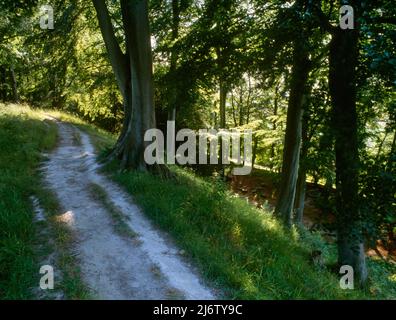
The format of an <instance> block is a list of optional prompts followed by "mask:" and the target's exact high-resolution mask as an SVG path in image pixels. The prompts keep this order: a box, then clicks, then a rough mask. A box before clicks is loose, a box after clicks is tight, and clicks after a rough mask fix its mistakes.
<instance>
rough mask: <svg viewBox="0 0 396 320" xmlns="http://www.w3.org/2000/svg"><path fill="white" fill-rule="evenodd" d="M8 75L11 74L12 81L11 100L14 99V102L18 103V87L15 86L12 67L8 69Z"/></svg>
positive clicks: (15, 81)
mask: <svg viewBox="0 0 396 320" xmlns="http://www.w3.org/2000/svg"><path fill="white" fill-rule="evenodd" d="M10 73H11V81H12V95H13V99H14V102H19V94H18V85H17V80H16V76H15V70H14V67H11V68H10Z"/></svg>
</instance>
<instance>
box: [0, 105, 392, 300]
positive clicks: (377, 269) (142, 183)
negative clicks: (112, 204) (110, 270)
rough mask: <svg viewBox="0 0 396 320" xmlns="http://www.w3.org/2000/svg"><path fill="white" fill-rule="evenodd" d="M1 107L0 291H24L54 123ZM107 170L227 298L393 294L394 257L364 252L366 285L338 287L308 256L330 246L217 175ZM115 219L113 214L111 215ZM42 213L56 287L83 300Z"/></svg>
mask: <svg viewBox="0 0 396 320" xmlns="http://www.w3.org/2000/svg"><path fill="white" fill-rule="evenodd" d="M0 110H1V111H0V148H1V149H0V169H1V174H0V298H2V299H4V298H7V299H14V298H29V297H31V293H30V290H29V288H30V287H31V286H33V285H36V284H37V282H38V275H37V273H38V272H37V270H38V267H37V265H36V264H37V256H36V253H35V252H34V249H33V246H32V244H34V243H37V242H40V241H41V240H42V239H37V235H36V231H37V230H36V228H37V226H35V224H33V223H32V208H31V204H30V202H29V195H31V194H36V195H37V196H38V198H39V199H40V202H41V204H42V206H43V207H44V209H45V210H46V212H47V213H48V215H49V216H53V215H54V217H55V216H56V212H59V209H58V207H57V201H56V199H54V197H53V195H52V194H51V192H49V191H48V190H45V189H44V188H43V187H42V185H41V184H40V176H39V174H38V173H37V166H38V164H39V162H40V161H41V156H40V152H41V151H43V150H48V149H50V148H51V147H53V146H54V144H55V141H56V130H55V128H54V126H53V124H52V123H50V122H48V123H47V124H45V123H44V122H43V121H42V114H41V112H32V111H30V110H29V109H28V108H26V107H16V106H13V107H12V108H11V107H9V106H4V105H0ZM52 114H53V115H54V116H56V117H58V118H60V119H62V120H66V121H70V122H72V123H73V124H75V125H77V126H78V127H79V128H80V129H82V130H84V131H85V132H87V133H89V134H90V136H91V138H92V140H93V142H94V145H95V147H96V148H97V150H99V151H100V150H102V149H104V148H107V147H109V146H111V144H113V143H114V137H113V136H112V135H110V134H107V133H104V132H103V131H101V130H98V129H96V128H95V127H93V126H90V125H87V124H85V123H83V122H82V121H80V120H78V119H76V118H74V117H71V116H70V115H65V114H61V113H58V112H57V113H52ZM78 141H79V139H78V137H76V143H77V142H78ZM107 169H108V173H109V175H110V176H112V178H113V179H114V180H115V181H117V182H118V183H119V184H120V185H122V186H123V187H124V188H125V189H126V190H127V191H128V192H129V193H131V194H132V195H133V197H134V200H135V201H136V202H137V204H139V205H140V206H141V208H142V209H143V210H144V212H145V214H146V215H147V216H148V217H149V218H150V219H151V220H152V221H153V222H154V223H155V224H156V225H157V226H159V227H160V228H161V229H163V230H165V231H167V232H169V233H170V234H171V235H172V237H173V238H174V240H175V241H176V243H177V244H178V245H179V247H180V248H181V249H183V250H185V251H186V255H187V257H188V258H189V259H191V260H192V261H193V262H194V263H195V264H196V265H197V266H198V268H199V270H200V271H201V273H202V274H203V276H204V277H205V278H206V279H207V280H208V281H209V282H210V284H211V285H213V286H215V287H217V288H219V289H221V291H222V292H224V294H225V297H226V298H235V299H237V298H239V299H378V298H385V299H389V298H393V299H395V298H396V267H395V266H394V265H392V264H390V263H385V262H383V261H380V260H375V259H368V266H369V272H370V277H371V284H370V288H369V290H367V291H359V290H354V291H344V290H341V289H340V288H339V282H338V281H339V278H338V276H337V275H336V274H335V273H331V272H330V271H329V270H327V269H324V268H318V267H317V266H316V265H314V264H313V263H312V262H311V259H310V253H311V251H312V250H315V249H320V250H321V251H322V252H323V253H324V254H323V255H324V257H325V259H326V262H327V263H332V262H333V261H334V260H335V247H334V246H332V245H328V244H326V243H325V242H324V241H323V240H322V239H321V238H320V237H319V236H318V235H315V234H311V233H309V232H305V233H304V232H297V231H296V230H293V231H292V232H287V231H285V230H284V229H283V228H282V227H281V226H280V225H279V224H278V222H277V221H276V220H275V219H273V217H272V216H271V214H270V213H269V212H268V211H266V210H261V209H257V208H254V207H253V206H251V205H250V204H248V203H247V202H246V201H245V200H244V199H241V198H238V197H235V196H234V195H232V194H231V193H230V192H229V191H228V190H227V189H226V187H225V185H224V184H223V183H222V182H220V181H218V180H215V179H211V178H205V179H203V178H200V177H197V176H195V175H194V174H192V173H191V172H189V171H187V170H184V169H180V168H172V170H173V171H174V172H175V179H172V180H165V179H160V178H159V177H156V176H152V175H150V174H148V173H138V172H120V171H119V170H117V167H116V166H115V164H113V165H112V166H109V167H108V168H107ZM96 191H98V190H96ZM114 212H116V211H114ZM113 218H115V220H116V221H117V216H115V217H113ZM49 221H50V225H51V229H52V230H53V231H52V232H53V235H52V237H53V238H54V239H55V248H56V250H57V251H58V252H59V255H60V257H59V264H60V266H61V268H62V271H63V273H64V275H65V276H64V278H65V279H64V280H63V281H62V289H63V290H65V292H67V293H68V294H67V296H68V298H77V299H80V298H89V295H88V294H87V291H86V290H85V288H84V286H83V285H82V283H81V281H80V279H79V270H78V266H77V264H76V261H75V259H74V258H73V257H72V256H70V255H69V254H68V249H69V245H70V242H71V239H70V234H69V233H68V232H67V230H65V229H63V228H62V226H61V225H57V224H56V223H55V224H54V223H53V222H52V219H50V220H49ZM58 228H60V229H58ZM36 281H37V282H36Z"/></svg>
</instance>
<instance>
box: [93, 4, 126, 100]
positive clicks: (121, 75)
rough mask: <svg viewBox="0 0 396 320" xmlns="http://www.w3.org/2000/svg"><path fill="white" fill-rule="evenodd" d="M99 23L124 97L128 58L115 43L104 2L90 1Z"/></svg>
mask: <svg viewBox="0 0 396 320" xmlns="http://www.w3.org/2000/svg"><path fill="white" fill-rule="evenodd" d="M92 2H93V4H94V7H95V10H96V14H97V17H98V21H99V27H100V31H101V32H102V36H103V40H104V42H105V46H106V49H107V52H108V55H109V58H110V63H111V66H112V68H113V71H114V73H115V76H116V79H117V83H118V86H119V88H120V91H121V93H122V95H123V97H125V96H126V92H125V90H126V84H127V81H128V79H129V68H128V60H129V59H128V58H127V56H126V55H125V54H124V53H123V52H122V50H121V48H120V45H119V44H118V42H117V39H116V36H115V32H114V28H113V25H112V23H111V19H110V15H109V12H108V10H107V7H106V3H105V0H92Z"/></svg>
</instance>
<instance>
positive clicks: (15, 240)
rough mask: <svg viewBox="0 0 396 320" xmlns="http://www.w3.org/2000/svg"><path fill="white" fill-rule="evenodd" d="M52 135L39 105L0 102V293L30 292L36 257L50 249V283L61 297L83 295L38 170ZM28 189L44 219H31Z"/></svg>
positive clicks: (36, 276)
mask: <svg viewBox="0 0 396 320" xmlns="http://www.w3.org/2000/svg"><path fill="white" fill-rule="evenodd" d="M56 141H57V128H56V125H55V124H54V122H53V121H48V120H46V119H45V111H42V110H37V109H36V110H32V109H30V108H29V107H28V106H22V105H13V104H7V105H6V104H0V299H31V298H35V297H36V296H35V292H34V290H33V288H37V287H38V283H39V279H40V277H41V275H40V274H39V269H40V265H39V263H40V261H42V259H45V257H46V256H48V255H49V254H51V253H52V252H56V253H57V259H56V260H57V261H56V264H57V265H56V266H55V267H59V268H60V269H61V274H62V279H55V289H59V290H61V291H62V292H64V294H65V295H66V297H67V298H78V299H79V298H85V297H88V294H87V291H86V289H85V287H84V285H83V284H82V282H81V280H80V275H79V270H78V267H77V265H76V261H75V259H74V258H73V257H72V256H70V254H69V251H68V246H69V244H70V241H71V239H70V233H68V231H67V230H66V229H64V228H63V227H62V226H60V225H59V224H58V223H57V222H56V220H55V218H54V217H55V216H56V214H58V213H59V212H60V209H59V206H58V202H57V200H56V198H55V196H54V195H53V193H52V192H51V191H49V190H47V189H46V188H45V186H44V185H43V183H42V181H43V180H42V177H41V174H40V172H39V170H38V167H39V165H40V164H41V162H42V161H43V160H44V158H43V156H42V152H48V151H49V150H51V149H52V148H53V147H55V145H56ZM31 195H35V196H36V197H37V198H38V199H39V201H40V206H41V207H42V208H43V209H44V210H45V213H46V216H47V218H48V219H47V220H46V221H44V222H34V211H33V207H32V203H31V200H30V196H31ZM51 216H52V217H51Z"/></svg>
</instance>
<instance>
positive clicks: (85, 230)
mask: <svg viewBox="0 0 396 320" xmlns="http://www.w3.org/2000/svg"><path fill="white" fill-rule="evenodd" d="M54 121H56V120H54ZM56 122H57V126H58V136H59V141H58V145H57V147H56V149H55V150H54V151H53V152H51V153H50V154H48V155H47V157H48V161H46V162H45V164H44V166H43V168H42V171H43V174H44V177H45V180H46V183H47V184H48V186H49V188H50V189H52V190H53V192H54V193H55V195H56V196H57V198H58V201H59V204H60V207H61V208H62V209H63V211H62V212H63V213H62V214H61V215H58V217H57V220H58V221H59V222H61V223H63V224H64V225H65V226H67V227H68V228H69V229H70V231H71V233H72V238H73V241H72V246H71V248H72V251H73V255H75V256H76V257H77V261H78V262H79V265H80V266H79V267H80V270H81V276H82V280H83V282H84V283H85V284H86V285H87V286H88V287H89V289H90V291H92V296H93V297H94V298H99V299H213V298H214V297H215V295H214V293H213V292H212V290H210V289H209V288H207V287H206V286H205V285H203V284H202V281H201V279H200V278H199V276H198V274H197V272H196V270H194V268H193V267H192V266H191V264H190V263H189V262H188V261H186V259H185V258H184V257H183V251H181V250H179V249H178V248H177V247H176V246H175V245H174V244H172V242H171V240H170V239H169V238H168V237H167V235H165V234H164V233H162V232H160V231H158V230H156V229H155V228H154V227H153V226H152V225H151V224H150V222H149V221H148V220H147V219H146V218H145V217H144V216H143V215H142V213H141V211H140V209H139V208H138V207H137V206H136V205H135V204H134V203H133V201H132V199H131V197H130V196H129V195H127V194H125V193H124V192H123V191H122V190H121V189H120V188H119V187H118V186H116V185H115V184H114V183H112V182H111V181H109V180H108V179H107V178H106V177H105V176H104V175H102V174H101V173H99V172H98V171H97V169H98V164H97V162H96V155H95V152H94V147H93V146H92V144H91V142H90V138H89V136H88V135H87V134H86V133H84V132H81V131H80V130H79V129H78V128H76V127H75V126H73V125H71V124H67V123H63V122H59V121H56Z"/></svg>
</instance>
